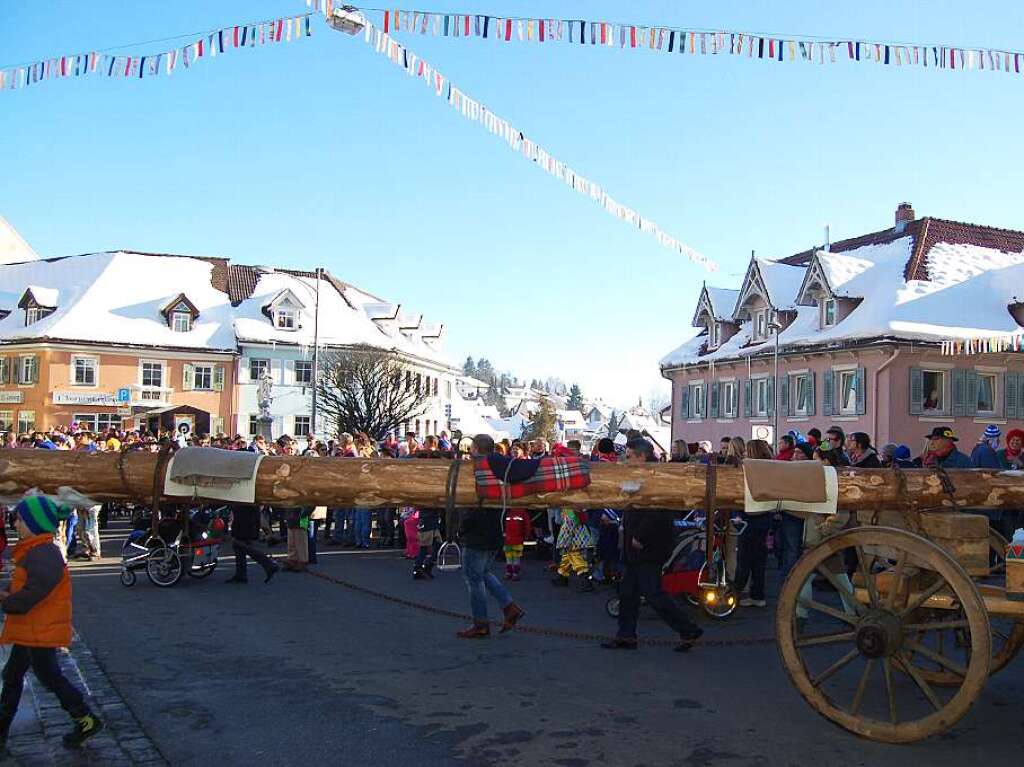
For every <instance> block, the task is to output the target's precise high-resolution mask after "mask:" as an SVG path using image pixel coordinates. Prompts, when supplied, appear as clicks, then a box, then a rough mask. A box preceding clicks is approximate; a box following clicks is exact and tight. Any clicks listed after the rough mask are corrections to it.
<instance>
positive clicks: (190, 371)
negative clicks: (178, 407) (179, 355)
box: [181, 362, 196, 391]
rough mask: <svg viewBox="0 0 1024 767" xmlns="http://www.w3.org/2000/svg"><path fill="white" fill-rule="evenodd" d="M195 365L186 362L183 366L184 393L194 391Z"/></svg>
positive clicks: (182, 383)
mask: <svg viewBox="0 0 1024 767" xmlns="http://www.w3.org/2000/svg"><path fill="white" fill-rule="evenodd" d="M195 370H196V368H195V365H193V364H192V363H190V362H186V363H185V364H184V365H182V366H181V388H182V391H192V389H193V381H195Z"/></svg>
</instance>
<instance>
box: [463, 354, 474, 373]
mask: <svg viewBox="0 0 1024 767" xmlns="http://www.w3.org/2000/svg"><path fill="white" fill-rule="evenodd" d="M462 372H463V373H464V374H465V375H468V376H469V377H470V378H476V377H477V376H476V363H475V362H473V358H472V357H466V361H465V362H463V363H462Z"/></svg>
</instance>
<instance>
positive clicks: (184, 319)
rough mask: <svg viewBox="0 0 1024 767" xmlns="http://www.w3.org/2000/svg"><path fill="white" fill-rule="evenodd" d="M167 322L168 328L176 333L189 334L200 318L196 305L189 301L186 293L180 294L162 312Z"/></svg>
mask: <svg viewBox="0 0 1024 767" xmlns="http://www.w3.org/2000/svg"><path fill="white" fill-rule="evenodd" d="M160 313H161V314H162V315H163V316H164V319H165V320H167V327H169V328H170V329H171V330H172V331H173V332H175V333H188V332H189V331H191V330H192V328H193V326H194V325H195V322H196V319H197V318H198V317H199V310H198V309H197V308H196V305H195V304H193V303H192V302H191V301H189V300H188V297H187V296H186V295H185V294H184V293H179V294H178V295H176V296H175V297H174V298H173V299H171V301H170V302H169V303H168V304H167V305H166V306H164V308H163V309H161V310H160Z"/></svg>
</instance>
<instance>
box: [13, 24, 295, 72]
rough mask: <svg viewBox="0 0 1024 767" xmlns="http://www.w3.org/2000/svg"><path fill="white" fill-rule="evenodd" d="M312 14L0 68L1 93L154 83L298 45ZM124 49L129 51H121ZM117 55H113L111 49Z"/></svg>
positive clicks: (69, 54)
mask: <svg viewBox="0 0 1024 767" xmlns="http://www.w3.org/2000/svg"><path fill="white" fill-rule="evenodd" d="M311 15H312V14H309V13H304V14H300V15H298V16H284V17H281V18H278V19H269V20H265V21H252V22H246V23H244V24H235V25H232V26H230V27H223V28H222V29H215V30H211V31H208V32H203V33H197V36H196V39H195V40H193V41H192V42H190V43H188V44H187V45H182V46H177V47H174V48H171V49H169V50H165V51H161V52H159V53H147V54H143V55H116V54H114V53H105V52H104V51H89V52H86V53H67V54H64V55H63V56H55V57H53V58H48V59H43V60H41V61H36V62H32V63H28V64H22V65H14V66H9V67H4V68H0V91H3V90H17V89H21V88H27V87H28V86H30V85H35V84H36V83H40V82H43V81H45V80H54V79H57V78H67V77H82V76H85V75H103V76H106V77H117V78H125V77H136V78H144V77H154V76H156V75H161V74H163V75H170V74H172V73H173V72H174V70H175V69H177V68H178V67H183V68H185V69H189V68H191V67H192V66H194V65H195V64H196V63H198V62H199V61H201V60H202V59H205V58H215V57H217V56H219V55H221V54H223V53H227V52H228V51H230V50H232V49H235V48H254V47H257V46H263V45H272V44H275V43H281V42H285V43H288V42H291V41H292V40H300V39H302V38H304V37H309V36H310V35H312V34H313V30H312V28H311V26H310V17H311ZM121 47H122V48H123V47H125V46H121ZM108 50H113V49H108Z"/></svg>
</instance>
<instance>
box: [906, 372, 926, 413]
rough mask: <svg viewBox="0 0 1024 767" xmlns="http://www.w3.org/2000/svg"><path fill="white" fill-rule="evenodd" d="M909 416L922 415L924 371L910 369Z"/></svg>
mask: <svg viewBox="0 0 1024 767" xmlns="http://www.w3.org/2000/svg"><path fill="white" fill-rule="evenodd" d="M909 398H910V414H911V415H924V371H923V370H921V368H910V392H909Z"/></svg>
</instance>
